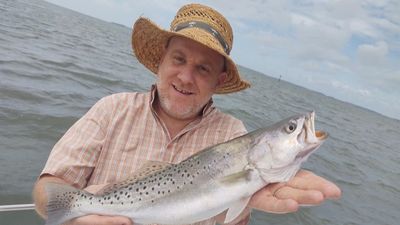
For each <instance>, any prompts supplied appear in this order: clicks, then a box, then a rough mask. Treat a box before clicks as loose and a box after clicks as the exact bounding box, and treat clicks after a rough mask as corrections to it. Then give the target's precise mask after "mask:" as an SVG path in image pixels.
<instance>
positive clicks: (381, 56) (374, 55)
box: [357, 41, 389, 67]
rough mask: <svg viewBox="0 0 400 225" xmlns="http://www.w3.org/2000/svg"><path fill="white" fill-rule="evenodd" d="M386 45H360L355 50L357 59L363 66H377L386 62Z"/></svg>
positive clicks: (379, 43) (380, 42) (380, 43)
mask: <svg viewBox="0 0 400 225" xmlns="http://www.w3.org/2000/svg"><path fill="white" fill-rule="evenodd" d="M388 50H389V49H388V45H387V43H386V42H384V41H379V42H377V43H375V44H372V45H371V44H362V45H360V46H358V48H357V58H358V60H359V61H360V63H362V64H363V65H364V66H374V67H376V66H379V65H381V64H384V63H385V62H386V55H387V53H388Z"/></svg>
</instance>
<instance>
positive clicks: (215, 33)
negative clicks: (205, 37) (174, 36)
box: [173, 21, 229, 55]
mask: <svg viewBox="0 0 400 225" xmlns="http://www.w3.org/2000/svg"><path fill="white" fill-rule="evenodd" d="M193 27H196V28H200V29H202V30H204V31H206V32H208V33H210V34H211V35H212V36H214V37H215V38H216V39H217V40H218V42H219V43H220V44H221V46H222V48H223V49H224V52H225V53H226V54H227V55H229V45H228V44H227V43H226V41H225V40H224V38H223V37H222V35H221V34H220V33H219V32H218V31H217V30H215V29H214V28H212V27H211V26H210V25H208V24H207V23H203V22H200V21H190V22H184V23H180V24H178V25H176V26H175V28H174V29H173V31H175V32H178V31H180V30H183V29H186V28H193Z"/></svg>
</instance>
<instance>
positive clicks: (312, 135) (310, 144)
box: [296, 111, 328, 158]
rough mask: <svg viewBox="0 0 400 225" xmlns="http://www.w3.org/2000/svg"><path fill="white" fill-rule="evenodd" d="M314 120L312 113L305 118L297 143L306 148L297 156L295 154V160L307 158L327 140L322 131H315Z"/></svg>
mask: <svg viewBox="0 0 400 225" xmlns="http://www.w3.org/2000/svg"><path fill="white" fill-rule="evenodd" d="M314 120H315V112H314V111H312V112H310V113H309V114H307V115H306V116H305V119H304V125H303V129H302V131H301V132H300V134H299V136H298V138H299V141H301V142H303V143H304V145H305V146H306V147H305V149H303V150H302V151H301V152H299V154H297V156H296V158H306V157H308V156H309V155H310V154H311V153H312V152H313V151H314V150H316V149H317V148H318V147H319V146H320V145H321V144H322V143H323V142H324V141H325V140H326V139H327V138H328V133H327V132H325V131H322V130H317V131H316V130H315V126H314V124H315V123H314Z"/></svg>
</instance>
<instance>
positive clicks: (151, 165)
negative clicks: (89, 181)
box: [96, 161, 172, 195]
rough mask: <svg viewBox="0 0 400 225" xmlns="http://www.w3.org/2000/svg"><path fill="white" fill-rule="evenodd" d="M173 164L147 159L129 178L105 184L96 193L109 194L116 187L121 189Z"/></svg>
mask: <svg viewBox="0 0 400 225" xmlns="http://www.w3.org/2000/svg"><path fill="white" fill-rule="evenodd" d="M171 165H172V164H170V163H167V162H158V161H147V162H145V164H144V165H143V166H142V167H140V169H138V170H137V171H135V172H134V173H133V174H132V175H130V176H128V178H126V179H124V180H122V181H119V182H115V183H110V184H107V185H105V186H104V187H103V188H102V189H101V190H100V191H98V192H97V193H96V195H104V194H108V193H110V192H112V191H114V190H116V189H120V188H123V187H126V186H128V185H129V184H132V183H134V182H136V181H138V180H142V179H144V178H146V177H148V176H150V175H152V174H154V173H157V172H158V171H161V170H164V169H165V168H167V167H169V166H171Z"/></svg>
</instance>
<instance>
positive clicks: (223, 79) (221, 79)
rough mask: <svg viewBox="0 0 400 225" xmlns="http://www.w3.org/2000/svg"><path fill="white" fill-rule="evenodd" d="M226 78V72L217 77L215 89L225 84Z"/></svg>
mask: <svg viewBox="0 0 400 225" xmlns="http://www.w3.org/2000/svg"><path fill="white" fill-rule="evenodd" d="M227 77H228V74H227V73H226V72H221V73H220V74H219V75H218V83H217V88H218V87H220V86H222V85H223V84H224V83H225V80H226V78H227Z"/></svg>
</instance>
